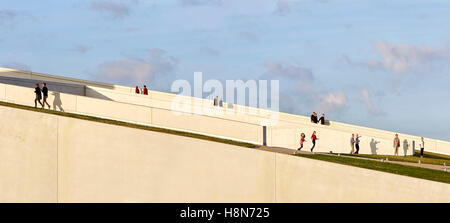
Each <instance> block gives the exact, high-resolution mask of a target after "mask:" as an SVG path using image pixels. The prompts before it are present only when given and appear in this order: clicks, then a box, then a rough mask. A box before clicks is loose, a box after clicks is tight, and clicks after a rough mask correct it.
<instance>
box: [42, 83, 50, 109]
mask: <svg viewBox="0 0 450 223" xmlns="http://www.w3.org/2000/svg"><path fill="white" fill-rule="evenodd" d="M42 94H43V95H44V99H43V100H42V108H44V107H45V104H47V106H48V109H50V105H49V104H48V103H47V98H48V88H47V84H46V83H42Z"/></svg>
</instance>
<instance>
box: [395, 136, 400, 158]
mask: <svg viewBox="0 0 450 223" xmlns="http://www.w3.org/2000/svg"><path fill="white" fill-rule="evenodd" d="M398 147H400V139H399V138H398V134H395V138H394V155H395V156H398Z"/></svg>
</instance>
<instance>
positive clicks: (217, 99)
mask: <svg viewBox="0 0 450 223" xmlns="http://www.w3.org/2000/svg"><path fill="white" fill-rule="evenodd" d="M218 97H219V96H216V98H214V102H213V105H214V106H219V98H218Z"/></svg>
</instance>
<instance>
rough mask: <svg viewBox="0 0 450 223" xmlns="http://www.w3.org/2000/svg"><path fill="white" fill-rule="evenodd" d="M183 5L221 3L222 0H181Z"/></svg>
mask: <svg viewBox="0 0 450 223" xmlns="http://www.w3.org/2000/svg"><path fill="white" fill-rule="evenodd" d="M180 2H181V4H182V5H183V6H199V5H220V4H222V0H180Z"/></svg>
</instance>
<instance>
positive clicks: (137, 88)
mask: <svg viewBox="0 0 450 223" xmlns="http://www.w3.org/2000/svg"><path fill="white" fill-rule="evenodd" d="M134 92H135V93H136V94H139V93H140V91H139V87H138V86H136V90H135V91H134Z"/></svg>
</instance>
